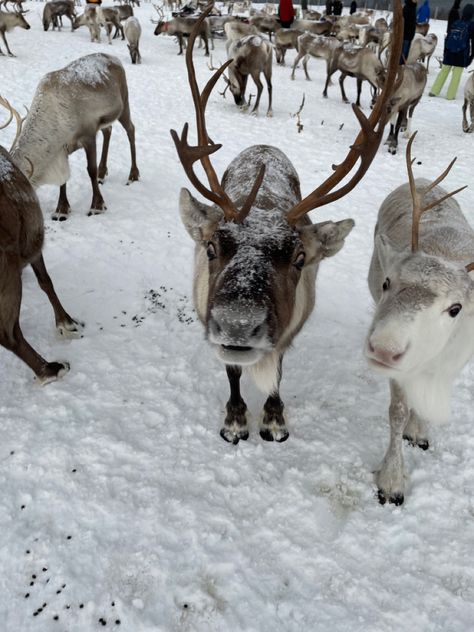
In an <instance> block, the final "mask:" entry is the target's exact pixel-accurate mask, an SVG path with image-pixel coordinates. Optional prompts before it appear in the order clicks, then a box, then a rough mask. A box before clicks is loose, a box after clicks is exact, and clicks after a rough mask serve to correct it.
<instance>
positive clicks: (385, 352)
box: [366, 337, 408, 368]
mask: <svg viewBox="0 0 474 632" xmlns="http://www.w3.org/2000/svg"><path fill="white" fill-rule="evenodd" d="M407 350H408V345H406V346H405V347H404V348H400V346H399V345H394V344H389V343H385V344H384V343H383V342H379V341H376V340H375V339H374V338H373V337H371V338H369V340H368V341H367V349H366V355H367V357H368V358H369V360H372V361H373V362H374V363H375V364H376V365H383V366H387V367H393V368H396V367H397V365H398V364H399V363H400V361H401V360H402V358H403V357H404V356H405V353H406V352H407Z"/></svg>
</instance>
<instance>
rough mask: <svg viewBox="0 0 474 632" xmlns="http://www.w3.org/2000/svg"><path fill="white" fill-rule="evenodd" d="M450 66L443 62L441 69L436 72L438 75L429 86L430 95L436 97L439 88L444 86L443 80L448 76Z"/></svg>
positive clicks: (439, 90)
mask: <svg viewBox="0 0 474 632" xmlns="http://www.w3.org/2000/svg"><path fill="white" fill-rule="evenodd" d="M451 68H452V66H445V65H444V64H443V65H442V66H441V70H440V71H439V73H438V76H437V77H436V79H435V82H434V84H433V85H432V86H431V90H430V93H429V94H430V97H437V96H438V94H439V93H440V92H441V88H442V87H443V86H444V82H445V81H446V79H447V78H448V75H449V71H450V70H451Z"/></svg>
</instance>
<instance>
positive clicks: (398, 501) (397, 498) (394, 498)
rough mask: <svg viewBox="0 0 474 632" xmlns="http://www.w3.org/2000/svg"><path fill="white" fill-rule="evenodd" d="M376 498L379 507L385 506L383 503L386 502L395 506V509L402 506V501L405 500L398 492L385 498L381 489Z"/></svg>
mask: <svg viewBox="0 0 474 632" xmlns="http://www.w3.org/2000/svg"><path fill="white" fill-rule="evenodd" d="M377 497H378V500H379V503H380V504H381V505H385V503H386V502H387V500H388V502H389V503H392V504H393V505H396V506H397V507H399V506H400V505H403V501H404V500H405V497H404V496H403V494H402V493H400V492H399V493H396V494H392V495H391V496H388V497H387V496H386V495H385V492H383V491H382V490H381V489H379V490H378V492H377Z"/></svg>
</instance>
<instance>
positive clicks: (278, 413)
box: [260, 356, 290, 443]
mask: <svg viewBox="0 0 474 632" xmlns="http://www.w3.org/2000/svg"><path fill="white" fill-rule="evenodd" d="M281 365H282V357H281V356H280V357H279V358H278V362H277V364H276V380H275V381H276V388H275V390H274V391H273V392H272V393H270V395H269V396H268V398H267V401H266V402H265V404H264V405H263V418H262V423H261V427H260V436H261V437H262V439H264V440H265V441H277V442H278V443H282V442H283V441H286V440H287V439H288V437H289V434H290V433H289V432H288V429H287V427H286V422H285V417H284V415H283V408H284V404H283V402H282V401H281V399H280V393H279V389H280V381H281Z"/></svg>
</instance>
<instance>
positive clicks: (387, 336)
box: [366, 179, 474, 504]
mask: <svg viewBox="0 0 474 632" xmlns="http://www.w3.org/2000/svg"><path fill="white" fill-rule="evenodd" d="M416 184H417V189H418V190H420V191H422V190H423V188H424V187H426V186H427V185H428V184H429V183H428V181H427V180H423V179H418V180H417V181H416ZM445 193H446V192H445V191H444V190H443V189H442V188H441V187H436V188H435V189H434V190H433V191H432V192H431V193H430V194H428V196H427V198H426V201H427V202H429V201H431V200H434V199H439V198H440V197H442V195H443V194H445ZM411 212H412V199H411V195H410V190H409V186H408V185H407V184H406V185H403V186H401V187H399V188H398V189H396V190H395V191H393V192H392V193H391V194H390V195H389V196H388V197H387V198H386V199H385V201H384V202H383V204H382V206H381V208H380V211H379V216H378V221H377V226H376V229H375V244H376V245H375V250H374V254H373V257H372V262H371V266H370V272H369V287H370V291H371V293H372V296H373V297H374V300H375V301H376V302H377V308H376V311H375V315H374V318H373V322H372V324H371V326H370V329H369V333H368V336H367V342H366V355H367V358H368V359H369V362H370V364H371V366H372V367H374V368H375V369H376V370H378V371H380V372H381V373H382V374H384V375H386V376H387V377H388V378H390V382H391V392H392V400H391V404H390V411H389V417H390V426H391V439H390V445H389V448H388V451H387V454H386V456H385V459H384V462H383V464H382V467H381V469H380V471H379V473H378V474H377V478H376V480H377V485H378V487H379V490H380V495H381V499H382V500H385V499H388V500H390V501H391V502H395V503H397V504H400V503H401V502H403V493H404V482H403V478H404V473H403V457H402V437H403V436H405V437H406V438H408V439H409V440H410V441H411V442H412V443H413V444H418V445H420V446H421V447H424V448H426V447H427V446H428V442H427V437H426V434H425V426H426V424H427V423H428V422H434V423H442V422H444V421H446V420H447V419H448V418H449V414H450V411H449V409H450V396H451V395H450V393H451V386H452V383H453V381H454V379H455V378H456V376H457V375H458V374H459V372H460V371H461V369H462V368H463V367H464V365H465V364H466V363H467V362H468V361H469V359H470V358H471V357H472V355H473V353H474V280H473V277H472V273H471V276H470V275H469V273H468V272H467V271H466V269H465V266H466V265H468V264H469V263H471V262H472V261H474V231H473V230H472V228H471V227H470V226H469V224H468V223H467V221H466V219H465V217H464V215H463V214H462V212H461V209H460V207H459V204H458V203H457V202H456V200H454V199H453V198H450V199H448V200H446V201H444V202H443V203H442V204H440V205H439V206H437V207H436V209H435V210H432V211H429V212H427V213H426V214H425V215H424V216H423V218H422V220H421V222H420V247H419V251H418V252H416V253H412V252H411Z"/></svg>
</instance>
